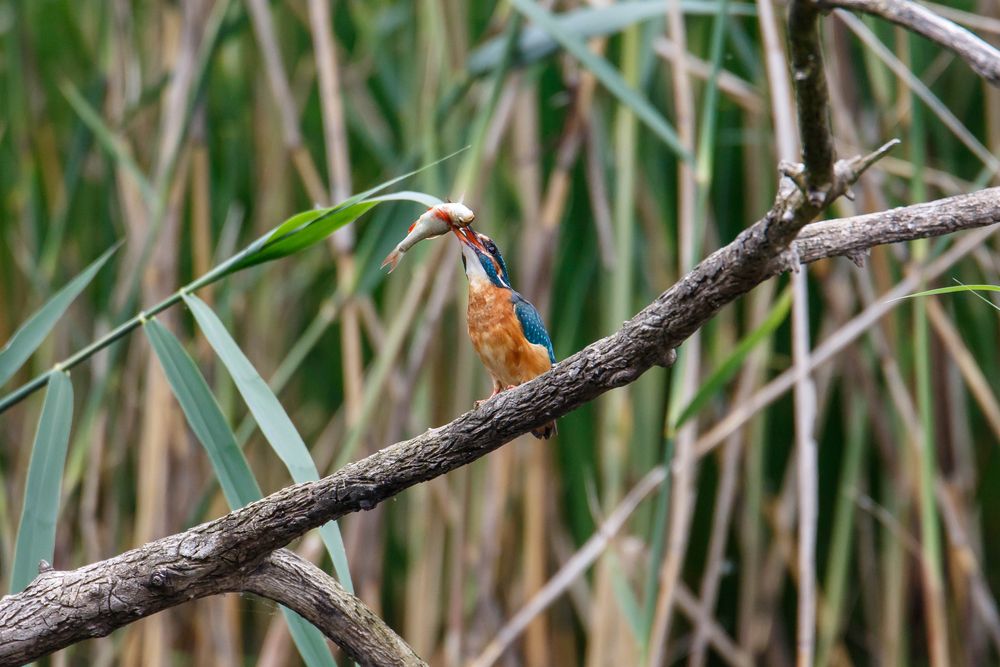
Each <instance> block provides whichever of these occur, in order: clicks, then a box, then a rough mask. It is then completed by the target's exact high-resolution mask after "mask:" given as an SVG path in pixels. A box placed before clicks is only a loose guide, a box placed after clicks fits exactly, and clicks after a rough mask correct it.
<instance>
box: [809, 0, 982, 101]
mask: <svg viewBox="0 0 1000 667" xmlns="http://www.w3.org/2000/svg"><path fill="white" fill-rule="evenodd" d="M817 1H818V4H819V5H820V6H821V7H823V8H824V9H835V8H838V7H839V8H842V9H848V10H850V11H852V12H862V13H865V14H871V15H873V16H878V17H880V18H883V19H885V20H887V21H892V22H893V23H895V24H896V25H900V26H902V27H904V28H906V29H907V30H912V31H913V32H915V33H917V34H919V35H923V36H924V37H926V38H927V39H929V40H931V41H932V42H936V43H937V44H938V45H940V46H943V47H944V48H946V49H948V50H949V51H952V52H954V53H955V55H957V56H958V57H959V58H961V59H962V60H964V61H965V62H966V63H968V64H969V67H971V68H972V69H973V71H975V72H976V73H977V74H979V75H980V76H981V77H983V78H984V79H986V80H987V81H989V82H990V83H992V84H993V85H994V86H1000V51H997V50H996V49H995V48H993V47H992V46H990V45H989V44H987V43H986V42H984V41H983V40H981V39H979V38H978V37H976V36H975V35H973V34H972V33H971V32H969V31H968V30H966V29H965V28H961V27H959V26H957V25H955V24H954V23H952V22H951V21H949V20H947V19H945V18H942V17H940V16H938V15H937V14H935V13H934V12H932V11H931V10H929V9H927V8H926V7H924V6H923V5H921V4H920V3H918V2H907V1H906V0H817Z"/></svg>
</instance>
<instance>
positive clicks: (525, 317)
mask: <svg viewBox="0 0 1000 667" xmlns="http://www.w3.org/2000/svg"><path fill="white" fill-rule="evenodd" d="M510 300H511V303H513V304H514V313H515V314H516V315H517V319H518V320H519V321H520V322H521V330H522V331H524V337H525V338H527V339H528V342H529V343H533V344H535V345H541V346H542V347H544V348H545V349H546V350H548V351H549V361H551V362H552V363H556V353H555V350H553V349H552V341H551V340H549V332H548V331H546V330H545V325H544V324H543V323H542V316H541V315H539V314H538V311H537V310H536V309H535V307H534V306H532V305H531V304H530V303H529V302H528V300H527V299H525V298H524V297H523V296H521V295H520V294H518V293H517V292H513V293H512V294H511V297H510Z"/></svg>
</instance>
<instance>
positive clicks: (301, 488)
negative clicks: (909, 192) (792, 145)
mask: <svg viewBox="0 0 1000 667" xmlns="http://www.w3.org/2000/svg"><path fill="white" fill-rule="evenodd" d="M871 159H873V158H867V159H856V160H853V161H850V162H848V163H844V162H842V163H840V164H839V167H838V169H837V171H838V173H840V174H842V176H841V177H840V178H838V179H837V183H838V185H837V186H836V187H835V188H834V190H835V191H838V192H837V194H839V192H842V191H843V190H844V189H845V188H846V187H847V184H848V183H849V182H850V181H851V180H853V178H854V177H856V174H857V173H858V172H859V171H861V170H863V168H864V167H865V166H867V164H870V161H871ZM828 196H830V195H828ZM812 208H813V205H812V204H810V203H809V202H807V201H805V199H804V196H803V195H802V193H801V192H800V191H799V190H798V188H796V187H795V186H793V185H790V184H788V183H787V182H785V183H783V186H782V187H781V188H780V193H779V197H778V200H777V202H776V205H775V207H774V208H773V209H772V210H771V211H770V212H769V213H768V214H767V216H765V217H764V218H763V219H761V220H760V221H758V222H757V223H755V224H754V225H752V226H751V227H749V228H748V229H746V230H745V231H744V232H742V233H741V234H740V235H739V236H738V237H737V238H736V239H735V240H734V241H733V242H732V243H730V244H729V245H727V246H725V247H724V248H721V249H719V250H717V251H716V252H715V253H713V254H712V255H711V256H709V257H708V258H706V259H705V260H704V261H702V262H701V263H700V264H699V265H698V266H697V267H696V268H695V269H694V270H692V271H691V272H690V273H689V274H688V275H686V276H685V277H684V278H682V279H681V280H680V281H678V282H677V283H676V284H675V285H674V286H673V287H671V288H670V289H669V290H667V291H666V292H664V293H663V294H662V295H660V296H659V297H658V298H657V299H656V300H655V301H654V302H653V303H651V304H650V305H649V306H647V307H646V308H644V309H643V310H642V311H640V312H639V313H638V314H637V315H636V316H635V317H633V318H632V319H631V320H629V321H628V322H626V323H625V324H624V325H623V327H622V328H621V329H620V330H619V331H618V332H617V333H615V334H614V335H612V336H609V337H607V338H604V339H601V340H599V341H596V342H594V343H592V344H591V345H589V346H587V347H586V348H584V349H583V350H581V351H580V352H578V353H577V354H575V355H573V356H572V357H570V358H569V359H567V360H565V361H563V362H561V363H559V364H557V365H556V366H555V367H554V368H553V369H552V370H551V371H549V372H548V373H546V374H545V375H543V376H540V377H538V378H536V379H535V380H532V381H531V382H528V383H526V384H524V385H521V386H520V387H517V388H515V389H512V390H510V391H507V392H504V393H503V394H500V395H499V396H498V397H497V398H495V399H493V400H491V401H489V402H487V403H485V404H484V405H483V406H481V407H480V408H479V409H477V410H473V411H471V412H468V413H466V414H464V415H462V416H461V417H459V418H457V419H455V420H454V421H452V422H451V423H449V424H447V425H445V426H443V427H441V428H437V429H431V430H429V431H427V432H426V433H423V434H422V435H420V436H417V437H416V438H413V439H411V440H408V441H406V442H401V443H397V444H394V445H391V446H389V447H386V448H385V449H382V450H380V451H378V452H376V453H374V454H372V455H371V456H369V457H367V458H365V459H362V460H360V461H356V462H354V463H351V464H348V465H347V466H345V467H344V468H342V469H340V470H338V471H337V472H336V473H334V474H332V475H330V476H328V477H325V478H323V479H321V480H319V481H316V482H308V483H304V484H296V485H293V486H289V487H287V488H284V489H282V490H280V491H278V492H276V493H274V494H271V495H270V496H267V497H266V498H264V499H262V500H260V501H258V502H255V503H253V504H251V505H248V506H246V507H244V508H241V509H239V510H236V511H234V512H231V513H229V514H227V515H225V516H223V517H220V518H218V519H216V520H214V521H211V522H209V523H205V524H202V525H200V526H196V527H194V528H191V529H190V530H187V531H185V532H182V533H178V534H176V535H171V536H169V537H165V538H162V539H160V540H156V541H154V542H150V543H148V544H146V545H143V546H141V547H138V548H136V549H133V550H131V551H127V552H125V553H123V554H120V555H118V556H115V557H113V558H110V559H107V560H104V561H100V562H97V563H93V564H90V565H86V566H84V567H81V568H79V569H76V570H71V571H65V572H57V571H54V570H51V571H46V572H44V573H42V574H40V575H39V577H38V578H36V579H35V580H34V581H33V582H32V583H31V584H30V585H29V586H28V587H27V588H26V589H25V590H24V591H22V592H21V593H18V594H15V595H8V596H5V597H4V598H2V599H0V665H15V664H21V663H24V662H29V661H31V660H35V659H37V658H39V657H41V656H44V655H46V654H48V653H51V652H52V651H55V650H57V649H60V648H63V647H65V646H68V645H70V644H73V643H75V642H78V641H81V640H83V639H87V638H91V637H97V636H103V635H106V634H108V633H110V632H111V631H112V630H114V629H116V628H119V627H122V626H125V625H128V624H129V623H132V622H134V621H135V620H137V619H139V618H143V617H145V616H149V615H150V614H154V613H156V612H158V611H162V610H163V609H167V608H169V607H173V606H176V605H179V604H182V603H184V602H186V601H188V600H191V599H194V598H198V597H204V596H207V595H213V594H217V593H221V592H227V591H237V590H243V588H244V586H245V584H246V577H247V576H249V575H250V574H251V573H252V572H254V571H255V570H256V569H257V568H259V567H260V566H261V565H262V564H263V563H264V561H265V559H267V557H268V556H269V554H271V553H272V552H274V551H275V550H276V549H279V548H281V547H282V546H284V545H286V544H287V543H288V542H290V541H291V540H293V539H295V538H296V537H299V536H301V535H302V534H303V533H305V532H306V531H308V530H310V529H312V528H315V527H317V526H320V525H322V524H324V523H326V522H327V521H330V520H331V519H336V518H338V517H340V516H343V515H344V514H348V513H350V512H356V511H359V510H368V509H371V508H373V507H375V505H377V504H378V503H380V502H382V501H383V500H385V499H387V498H390V497H391V496H393V495H395V494H397V493H399V492H400V491H402V490H403V489H406V488H409V487H411V486H413V485H415V484H418V483H420V482H423V481H427V480H429V479H432V478H434V477H438V476H440V475H443V474H445V473H446V472H448V471H450V470H453V469H455V468H457V467H459V466H462V465H465V464H467V463H470V462H472V461H474V460H476V459H478V458H480V457H482V456H484V455H485V454H487V453H489V452H491V451H493V450H494V449H496V448H498V447H500V446H501V445H502V444H504V443H506V442H509V441H510V440H512V439H513V438H514V437H516V436H518V435H521V434H523V433H526V432H528V431H529V430H531V429H532V428H535V427H537V426H540V425H541V424H544V423H546V422H548V421H550V420H552V419H555V418H557V417H561V416H562V415H564V414H566V413H568V412H570V411H571V410H573V409H575V408H577V407H579V406H580V405H582V404H584V403H586V402H588V401H590V400H592V399H594V398H595V397H596V396H598V395H600V394H602V393H604V392H606V391H608V390H609V389H612V388H614V387H619V386H622V385H625V384H628V383H630V382H633V381H635V380H636V379H637V378H638V377H639V376H640V375H642V373H643V372H645V371H646V370H647V369H648V368H650V366H652V365H654V364H661V365H669V364H670V363H672V360H673V355H672V351H673V349H674V348H675V347H676V346H678V345H680V344H681V343H682V342H683V341H684V339H685V338H687V337H688V336H689V335H690V334H691V333H692V332H693V331H695V330H696V329H697V328H699V327H700V326H702V325H703V324H704V323H705V322H707V321H708V320H709V319H711V317H712V316H714V315H715V313H716V312H718V310H719V309H720V308H722V306H724V305H726V304H727V303H730V302H732V301H733V300H734V299H736V298H737V297H739V296H741V295H743V294H745V293H747V292H748V291H750V290H751V289H753V287H755V286H756V285H757V284H759V283H761V282H763V281H764V280H767V279H768V278H770V277H773V276H775V275H777V274H779V273H781V272H783V271H786V270H788V269H789V268H791V267H792V266H793V265H794V264H793V261H792V260H793V255H794V254H797V256H798V258H797V259H796V260H795V261H803V262H810V261H816V260H818V259H822V258H824V257H833V256H837V255H845V254H849V253H857V252H859V251H863V250H865V249H867V248H870V247H872V246H875V245H879V244H882V243H890V242H898V241H904V240H911V239H916V238H924V237H930V236H940V235H942V234H948V233H952V232H954V231H958V230H960V229H971V228H974V227H983V226H986V225H991V224H995V223H998V222H1000V188H991V189H987V190H983V191H981V192H977V193H974V194H970V195H961V196H958V197H952V198H949V199H943V200H940V201H936V202H931V203H929V204H921V205H917V206H910V207H906V208H900V209H894V210H892V211H888V212H886V213H881V214H872V215H867V216H859V217H857V218H848V219H845V220H833V221H829V222H824V223H817V224H815V225H810V226H808V227H806V229H805V230H804V231H803V233H802V234H801V237H802V238H801V240H800V241H799V242H797V243H796V246H795V247H796V249H797V250H798V252H797V253H794V254H793V253H788V252H787V247H788V245H787V244H788V243H789V242H790V241H791V239H792V238H794V237H795V236H796V234H798V232H799V229H800V228H801V227H802V225H803V224H804V222H805V220H806V219H808V218H806V217H805V216H807V215H808V216H810V217H811V216H812V215H815V212H816V210H818V209H813V210H812V211H811V212H810V209H812ZM883 219H884V222H882V220H883Z"/></svg>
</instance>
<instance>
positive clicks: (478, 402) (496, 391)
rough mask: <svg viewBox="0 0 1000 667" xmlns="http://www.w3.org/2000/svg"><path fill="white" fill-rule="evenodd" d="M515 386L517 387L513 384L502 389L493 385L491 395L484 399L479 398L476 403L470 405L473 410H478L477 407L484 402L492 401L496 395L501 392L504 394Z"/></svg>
mask: <svg viewBox="0 0 1000 667" xmlns="http://www.w3.org/2000/svg"><path fill="white" fill-rule="evenodd" d="M516 386H517V385H513V384H509V385H507V386H506V387H503V386H501V385H498V384H495V385H493V393H492V394H490V395H489V396H487V397H486V398H481V399H479V400H478V401H476V402H475V403H473V404H472V409H473V410H475V409H477V408H479V406H481V405H482V404H483V403H485V402H486V401H489V400H492V399H493V398H494V397H495V396H496V395H497V394H500V393H501V392H505V391H507V390H508V389H513V388H514V387H516Z"/></svg>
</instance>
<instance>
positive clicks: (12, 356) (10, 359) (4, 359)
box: [0, 243, 121, 385]
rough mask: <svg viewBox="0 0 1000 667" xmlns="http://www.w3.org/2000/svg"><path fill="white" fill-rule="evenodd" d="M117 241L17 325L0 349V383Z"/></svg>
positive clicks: (30, 350)
mask: <svg viewBox="0 0 1000 667" xmlns="http://www.w3.org/2000/svg"><path fill="white" fill-rule="evenodd" d="M119 245H121V243H116V244H115V245H113V246H112V247H110V248H108V249H107V250H105V251H104V254H102V255H101V256H100V257H98V258H97V259H95V260H94V261H93V262H91V264H90V266H88V267H87V268H86V269H84V270H83V271H82V272H81V273H80V274H79V275H78V276H76V277H75V278H73V280H71V281H70V282H69V283H67V284H66V286H65V287H63V288H62V289H61V290H59V291H58V292H56V293H55V295H54V296H53V297H52V298H50V299H49V300H48V301H46V302H45V305H44V306H42V307H41V308H39V309H38V310H37V311H36V312H35V313H34V314H33V315H32V316H31V317H29V318H28V320H27V321H26V322H25V323H24V324H23V325H21V328H20V329H18V330H17V331H15V332H14V335H13V336H11V338H10V340H9V341H7V344H6V345H4V347H3V349H2V350H0V385H3V384H5V383H6V382H7V380H9V379H10V378H11V377H12V376H13V375H14V373H16V372H17V370H18V369H19V368H20V367H21V366H22V365H23V364H24V362H25V361H27V360H28V357H30V356H31V354H32V353H33V352H34V351H35V350H37V349H38V346H39V345H41V344H42V341H43V340H45V337H46V336H47V335H48V334H49V332H50V331H52V327H54V326H55V324H56V322H57V321H59V318H60V317H62V314H63V313H64V312H66V309H67V308H68V307H69V304H71V303H72V302H73V300H74V299H75V298H76V297H77V296H79V294H80V292H82V291H83V289H84V288H85V287H86V286H87V285H89V284H90V281H91V280H93V279H94V276H95V275H97V272H98V271H100V270H101V267H102V266H104V263H105V262H107V261H108V258H109V257H111V255H112V254H113V253H114V252H115V250H117V249H118V246H119Z"/></svg>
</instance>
